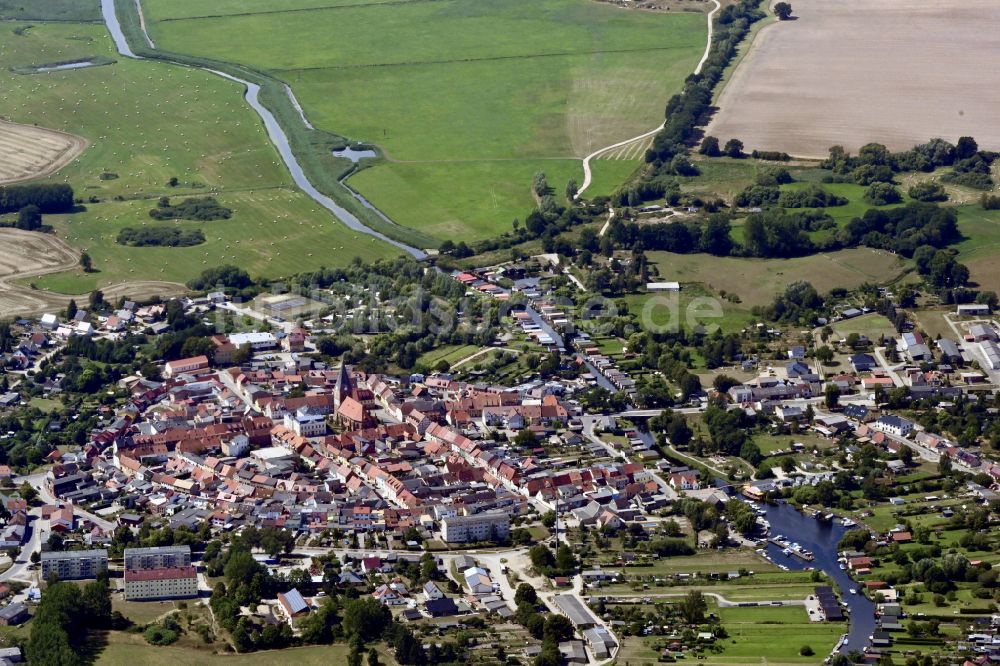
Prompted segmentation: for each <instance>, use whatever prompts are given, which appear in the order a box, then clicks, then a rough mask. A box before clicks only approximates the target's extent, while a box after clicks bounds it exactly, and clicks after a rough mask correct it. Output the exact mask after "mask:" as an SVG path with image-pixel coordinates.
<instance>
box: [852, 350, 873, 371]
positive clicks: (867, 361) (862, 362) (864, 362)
mask: <svg viewBox="0 0 1000 666" xmlns="http://www.w3.org/2000/svg"><path fill="white" fill-rule="evenodd" d="M851 367H852V368H854V371H855V372H868V371H869V370H871V369H873V368H876V367H878V363H877V362H876V361H875V357H874V356H872V355H871V354H855V355H853V356H851Z"/></svg>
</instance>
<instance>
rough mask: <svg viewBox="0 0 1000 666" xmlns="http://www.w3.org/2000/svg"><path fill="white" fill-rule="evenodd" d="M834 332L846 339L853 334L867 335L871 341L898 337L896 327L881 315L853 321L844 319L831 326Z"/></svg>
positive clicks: (867, 316) (872, 314) (856, 318)
mask: <svg viewBox="0 0 1000 666" xmlns="http://www.w3.org/2000/svg"><path fill="white" fill-rule="evenodd" d="M830 328H832V329H833V330H834V332H835V333H836V334H837V335H839V336H841V337H844V338H846V337H847V336H848V335H850V334H851V333H857V334H858V335H867V336H868V339H869V340H878V339H879V338H881V337H883V336H884V337H886V338H891V337H894V336H895V335H896V327H895V326H893V325H892V322H891V321H889V320H888V319H886V318H885V317H883V316H882V315H880V314H875V313H870V314H866V315H862V316H860V317H854V318H852V319H843V320H841V321H838V322H836V323H835V324H832V325H831V326H830Z"/></svg>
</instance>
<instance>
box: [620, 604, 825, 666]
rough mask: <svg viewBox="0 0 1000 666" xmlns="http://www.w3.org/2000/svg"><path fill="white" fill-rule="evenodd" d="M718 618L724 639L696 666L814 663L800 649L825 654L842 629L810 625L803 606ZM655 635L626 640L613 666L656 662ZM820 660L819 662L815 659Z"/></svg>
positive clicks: (737, 611) (738, 611) (723, 613)
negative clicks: (726, 634) (806, 648)
mask: <svg viewBox="0 0 1000 666" xmlns="http://www.w3.org/2000/svg"><path fill="white" fill-rule="evenodd" d="M711 610H712V611H713V612H716V613H718V614H719V617H720V618H721V620H722V624H723V626H724V627H725V628H726V631H727V633H728V634H729V637H728V638H724V639H719V640H717V641H716V643H715V645H716V647H718V648H721V649H720V650H719V651H718V652H717V653H715V652H711V651H709V652H706V654H705V655H704V657H698V661H697V663H699V664H711V665H715V666H722V665H727V666H728V665H737V664H738V665H740V666H744V665H748V664H767V665H768V666H786V665H790V664H815V663H818V661H819V660H818V659H817V657H816V656H815V655H814V656H811V657H803V656H801V655H799V650H800V649H801V647H802V646H803V645H809V646H810V647H811V648H812V649H813V651H814V652H815V654H816V655H823V654H827V653H828V652H829V651H830V650H831V649H832V648H833V646H834V644H835V643H836V642H837V639H838V638H839V636H840V634H841V633H842V632H843V631H844V625H843V624H832V623H831V624H826V623H818V622H809V620H808V616H807V615H806V612H805V610H804V609H803V608H802V607H782V608H715V607H714V606H713V607H712V608H711ZM659 642H663V641H662V639H659V641H658V639H657V638H656V637H646V638H638V637H630V638H627V639H626V640H625V642H624V643H623V645H622V650H621V652H620V653H619V655H618V663H625V664H655V663H658V662H657V658H658V657H659V652H658V651H657V650H656V649H654V645H656V644H658V643H659ZM820 659H821V658H820Z"/></svg>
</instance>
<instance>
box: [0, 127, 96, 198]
mask: <svg viewBox="0 0 1000 666" xmlns="http://www.w3.org/2000/svg"><path fill="white" fill-rule="evenodd" d="M86 147H87V140H86V139H84V138H82V137H79V136H74V135H73V134H66V133H65V132H59V131H56V130H50V129H45V128H42V127H33V126H31V125H19V124H17V123H10V122H7V121H4V120H0V185H5V184H8V183H17V182H21V181H24V180H30V179H32V178H42V177H44V176H49V175H52V174H54V173H55V172H57V171H59V169H61V168H63V167H64V166H66V165H67V164H69V163H70V162H72V161H73V160H74V159H76V157H77V155H79V154H80V153H82V152H83V151H84V149H85V148H86Z"/></svg>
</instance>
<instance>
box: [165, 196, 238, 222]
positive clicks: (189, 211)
mask: <svg viewBox="0 0 1000 666" xmlns="http://www.w3.org/2000/svg"><path fill="white" fill-rule="evenodd" d="M232 215H233V211H232V210H231V209H229V208H226V207H225V206H223V205H221V204H220V203H219V202H218V201H217V200H216V199H215V197H200V198H194V197H192V198H188V199H184V200H183V201H181V202H180V203H179V204H171V203H170V197H160V200H159V201H158V202H157V204H156V208H153V209H150V211H149V216H150V217H151V218H153V219H154V220H195V221H199V222H207V221H210V220H228V219H229V218H230V217H232Z"/></svg>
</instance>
